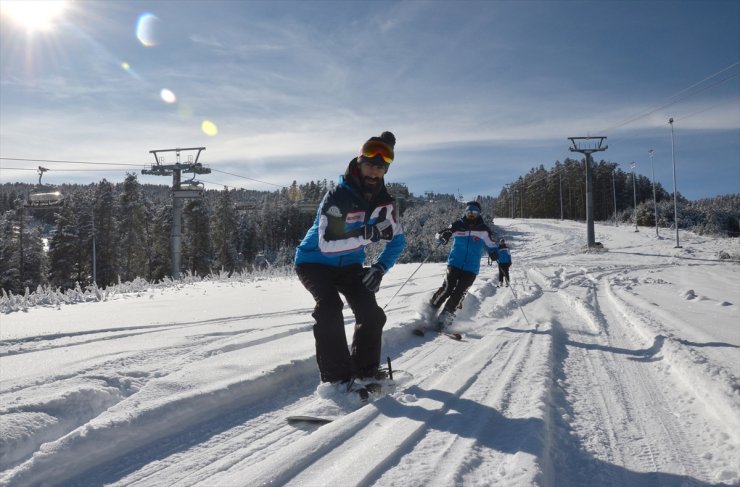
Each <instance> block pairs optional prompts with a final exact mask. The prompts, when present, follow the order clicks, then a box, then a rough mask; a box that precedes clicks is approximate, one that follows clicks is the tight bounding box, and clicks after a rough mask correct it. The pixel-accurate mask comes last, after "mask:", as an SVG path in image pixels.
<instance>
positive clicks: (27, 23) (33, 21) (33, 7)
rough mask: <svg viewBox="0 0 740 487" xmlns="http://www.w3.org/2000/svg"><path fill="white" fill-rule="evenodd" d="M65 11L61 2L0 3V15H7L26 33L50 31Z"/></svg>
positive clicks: (43, 0)
mask: <svg viewBox="0 0 740 487" xmlns="http://www.w3.org/2000/svg"><path fill="white" fill-rule="evenodd" d="M66 9H67V2H65V1H62V0H37V1H35V2H28V1H24V0H5V1H3V2H0V13H2V14H3V15H7V16H8V17H10V18H11V19H13V20H14V21H15V22H17V23H18V24H20V25H22V26H23V27H25V28H26V30H27V31H28V32H33V31H37V30H50V29H51V28H52V27H54V24H55V22H56V21H57V20H58V19H59V18H60V17H61V16H62V14H63V13H64V11H65V10H66Z"/></svg>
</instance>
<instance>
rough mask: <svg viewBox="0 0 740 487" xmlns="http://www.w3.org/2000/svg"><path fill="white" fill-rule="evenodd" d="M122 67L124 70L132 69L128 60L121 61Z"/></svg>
mask: <svg viewBox="0 0 740 487" xmlns="http://www.w3.org/2000/svg"><path fill="white" fill-rule="evenodd" d="M121 67H122V68H123V70H124V71H130V70H131V65H130V64H129V63H127V62H126V61H124V62H122V63H121Z"/></svg>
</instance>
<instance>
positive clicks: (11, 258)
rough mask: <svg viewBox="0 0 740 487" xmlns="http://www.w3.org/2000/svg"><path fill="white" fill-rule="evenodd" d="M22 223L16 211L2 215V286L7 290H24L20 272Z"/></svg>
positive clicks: (0, 229)
mask: <svg viewBox="0 0 740 487" xmlns="http://www.w3.org/2000/svg"><path fill="white" fill-rule="evenodd" d="M19 225H20V223H19V221H18V220H17V219H16V215H15V211H6V212H3V213H2V214H1V215H0V287H2V288H3V289H5V291H6V292H13V293H15V294H19V293H20V292H22V290H23V288H22V287H21V278H20V276H21V272H20V253H19V251H18V250H19V248H20V243H19V235H18V232H19V229H20V226H19Z"/></svg>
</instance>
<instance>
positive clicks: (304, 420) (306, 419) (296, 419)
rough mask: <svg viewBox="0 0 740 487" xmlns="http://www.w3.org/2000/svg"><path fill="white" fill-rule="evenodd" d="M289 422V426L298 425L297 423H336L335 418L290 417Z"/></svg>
mask: <svg viewBox="0 0 740 487" xmlns="http://www.w3.org/2000/svg"><path fill="white" fill-rule="evenodd" d="M286 419H287V421H288V423H289V424H296V423H314V424H327V423H331V422H332V421H334V419H333V418H323V417H319V416H301V415H296V416H288V417H287V418H286Z"/></svg>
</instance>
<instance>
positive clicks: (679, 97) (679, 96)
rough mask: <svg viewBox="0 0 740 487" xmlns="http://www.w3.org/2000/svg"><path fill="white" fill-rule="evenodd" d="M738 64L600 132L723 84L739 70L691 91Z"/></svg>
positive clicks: (610, 129)
mask: <svg viewBox="0 0 740 487" xmlns="http://www.w3.org/2000/svg"><path fill="white" fill-rule="evenodd" d="M739 64H740V61H737V62H735V63H733V64H731V65H729V66H727V67H726V68H724V69H721V70H720V71H718V72H716V73H714V74H712V75H711V76H708V77H706V78H704V79H703V80H701V81H699V82H697V83H694V84H693V85H691V86H689V87H688V88H684V89H683V90H681V91H679V92H678V93H676V94H674V95H673V96H670V97H669V98H668V99H667V100H666V102H664V103H662V104H661V105H659V106H657V107H655V108H652V109H650V110H648V111H646V112H643V113H641V114H639V115H635V116H634V117H631V118H629V119H627V120H624V121H622V122H619V123H618V124H616V125H613V126H611V127H609V128H606V129H603V130H601V131H600V133H609V132H611V131H613V130H616V129H618V128H620V127H623V126H625V125H628V124H630V123H632V122H635V121H637V120H640V119H641V118H645V117H647V116H648V115H652V114H653V113H655V112H657V111H658V110H661V109H663V108H666V107H669V106H671V105H675V104H676V103H678V102H679V101H683V100H685V99H686V98H689V97H691V96H694V95H698V94H699V93H702V92H704V91H706V90H708V89H710V88H714V87H715V86H718V85H721V84H723V83H725V82H727V81H729V80H731V79H733V78H737V77H738V76H740V72H738V73H733V74H731V75H729V76H727V77H725V78H722V79H720V80H718V81H715V82H714V83H711V84H709V85H706V86H702V87H701V88H700V89H699V90H697V91H691V90H693V89H694V88H696V87H697V86H700V85H702V84H703V83H705V82H707V81H709V80H711V79H712V78H715V77H717V76H719V75H720V74H722V73H724V72H725V71H727V70H729V69H732V68H734V67H735V66H737V65H739Z"/></svg>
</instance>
